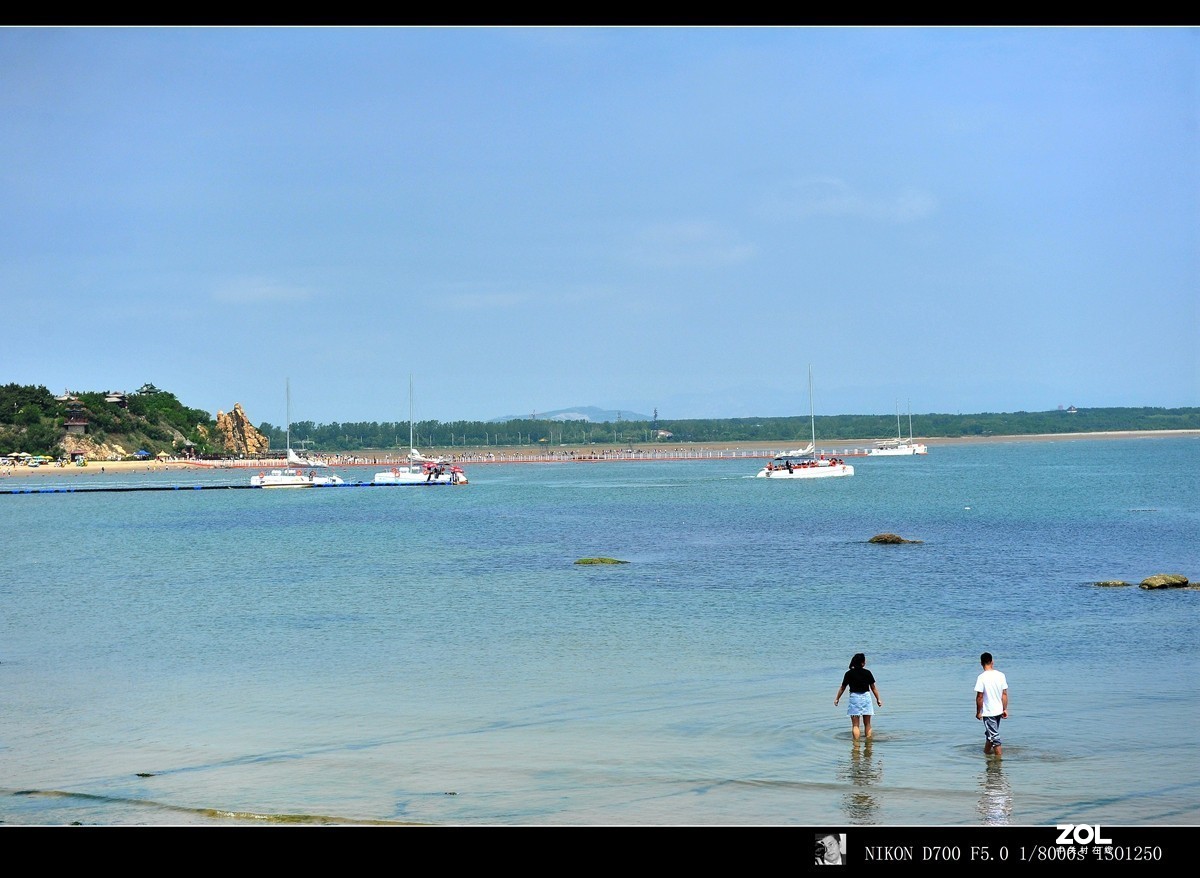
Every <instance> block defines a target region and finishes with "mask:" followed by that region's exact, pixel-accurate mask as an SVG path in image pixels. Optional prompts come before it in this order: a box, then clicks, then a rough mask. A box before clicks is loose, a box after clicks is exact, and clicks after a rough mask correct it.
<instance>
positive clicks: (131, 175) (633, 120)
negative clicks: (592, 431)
mask: <svg viewBox="0 0 1200 878" xmlns="http://www.w3.org/2000/svg"><path fill="white" fill-rule="evenodd" d="M1198 61H1200V29H1195V28H1185V27H1184V28H1181V27H1163V28H1158V27H1148V28H1139V27H1133V28H1120V27H1115V28H1114V27H1108V28H1103V27H1102V28H1088V27H1068V28H999V27H981V28H956V27H929V28H925V27H912V28H890V27H881V28H838V27H828V28H825V27H812V28H810V27H791V28H780V27H761V28H759V27H746V28H722V27H710V28H673V27H663V28H636V27H634V28H604V27H581V28H565V29H560V28H507V27H479V28H457V27H443V28H423V27H395V28H392V27H383V28H369V27H368V28H353V27H345V28H333V29H325V28H303V27H296V28H233V29H227V28H221V27H197V28H191V27H180V28H153V27H142V28H121V27H102V28H53V27H51V28H36V27H34V28H24V27H9V28H3V29H0V314H2V315H3V316H2V317H0V321H2V322H3V327H4V329H3V333H2V343H0V383H9V382H16V383H19V384H41V385H45V386H46V387H47V388H49V389H50V390H51V391H53V392H55V393H61V392H62V391H63V390H65V389H68V388H69V389H71V390H126V391H134V390H136V389H137V388H138V387H140V386H141V385H142V384H144V383H146V382H150V383H152V384H155V385H157V386H158V387H160V388H162V389H165V390H169V391H171V392H172V393H174V394H175V395H176V396H177V397H179V399H180V401H181V402H183V403H184V404H185V405H188V406H192V407H195V408H200V409H204V410H207V411H209V412H210V413H212V414H214V415H215V414H216V412H217V411H218V410H222V411H229V410H230V409H231V408H232V407H233V405H234V403H241V404H242V406H243V408H244V409H245V410H246V413H247V414H248V415H249V417H250V419H251V420H252V421H253V422H254V423H256V424H257V423H262V422H263V421H269V422H271V423H274V424H277V425H278V424H282V423H284V421H285V419H286V392H285V387H286V384H287V382H289V381H290V385H291V399H292V410H291V411H292V419H293V420H296V421H300V420H310V421H315V422H318V423H330V422H333V421H342V422H345V421H407V419H408V412H409V405H408V385H409V376H410V375H411V376H412V381H413V386H414V411H415V414H416V417H417V418H418V419H431V420H439V421H455V420H487V419H490V418H493V417H497V416H501V415H512V414H535V413H538V412H547V411H551V410H554V409H561V408H568V407H572V406H598V407H601V408H605V409H616V410H626V411H631V412H638V413H643V414H653V413H654V411H655V410H657V412H658V416H659V418H660V419H664V420H670V419H674V418H706V417H752V416H779V415H797V414H800V415H804V414H807V413H808V409H809V402H808V377H807V376H808V368H809V366H810V365H811V367H812V372H813V381H814V387H815V394H814V407H815V409H816V412H817V414H823V415H833V414H890V413H893V412H894V411H895V410H896V409H897V407H899V408H900V410H901V411H907V410H909V409H910V408H911V411H912V412H913V413H914V414H917V413H921V412H947V413H959V412H963V413H966V412H1009V411H1018V410H1025V411H1043V410H1048V409H1053V408H1056V407H1058V406H1069V405H1075V406H1078V407H1080V408H1084V407H1092V406H1142V405H1149V406H1166V407H1178V406H1195V405H1198V404H1200V255H1198V253H1200V251H1198V247H1200V148H1198V147H1200V124H1198V123H1200V64H1198Z"/></svg>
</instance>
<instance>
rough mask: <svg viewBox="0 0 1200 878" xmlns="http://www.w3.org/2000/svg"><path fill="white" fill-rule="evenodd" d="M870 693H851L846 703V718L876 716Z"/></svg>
mask: <svg viewBox="0 0 1200 878" xmlns="http://www.w3.org/2000/svg"><path fill="white" fill-rule="evenodd" d="M874 715H875V708H874V707H872V706H871V693H870V692H851V693H850V698H849V700H847V701H846V716H874Z"/></svg>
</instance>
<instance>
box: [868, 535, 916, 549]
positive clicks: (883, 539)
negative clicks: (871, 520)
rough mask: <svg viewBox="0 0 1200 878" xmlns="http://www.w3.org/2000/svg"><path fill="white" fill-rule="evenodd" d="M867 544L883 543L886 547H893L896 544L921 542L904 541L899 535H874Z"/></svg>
mask: <svg viewBox="0 0 1200 878" xmlns="http://www.w3.org/2000/svg"><path fill="white" fill-rule="evenodd" d="M867 542H868V543H883V544H885V545H888V546H894V545H896V544H898V543H920V542H922V540H906V539H904V537H902V536H900V535H899V534H875V536H873V537H871V539H869V540H867Z"/></svg>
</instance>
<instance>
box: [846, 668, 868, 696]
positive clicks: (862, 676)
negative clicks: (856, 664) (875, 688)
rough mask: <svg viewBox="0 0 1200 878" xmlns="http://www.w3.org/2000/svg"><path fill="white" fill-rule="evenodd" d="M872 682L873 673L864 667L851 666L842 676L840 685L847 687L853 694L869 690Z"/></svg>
mask: <svg viewBox="0 0 1200 878" xmlns="http://www.w3.org/2000/svg"><path fill="white" fill-rule="evenodd" d="M874 682H875V675H874V674H872V673H871V672H870V671H868V670H867V669H866V668H851V669H850V670H848V671H846V674H845V676H844V677H842V685H843V686H846V687H848V688H849V689H850V691H851V692H854V693H855V694H861V693H863V692H867V691H869V690H870V688H871V684H872V683H874Z"/></svg>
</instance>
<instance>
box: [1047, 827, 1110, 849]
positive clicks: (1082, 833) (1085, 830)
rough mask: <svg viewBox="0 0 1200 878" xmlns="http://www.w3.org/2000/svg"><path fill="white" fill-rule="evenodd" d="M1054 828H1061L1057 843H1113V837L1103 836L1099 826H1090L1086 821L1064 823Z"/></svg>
mask: <svg viewBox="0 0 1200 878" xmlns="http://www.w3.org/2000/svg"><path fill="white" fill-rule="evenodd" d="M1054 828H1055V829H1058V830H1061V831H1060V832H1059V833H1058V838H1057V839H1056V840H1055V842H1054V843H1055V844H1112V839H1111V838H1101V836H1100V827H1099V826H1089V825H1088V824H1086V823H1078V824H1076V823H1063V824H1060V825H1058V826H1055V827H1054ZM1068 836H1069V837H1068Z"/></svg>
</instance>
